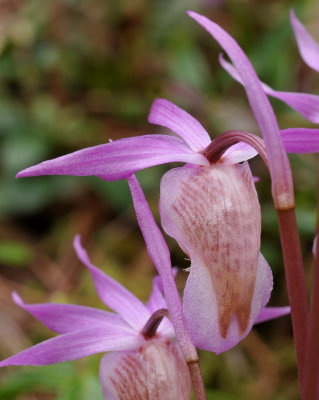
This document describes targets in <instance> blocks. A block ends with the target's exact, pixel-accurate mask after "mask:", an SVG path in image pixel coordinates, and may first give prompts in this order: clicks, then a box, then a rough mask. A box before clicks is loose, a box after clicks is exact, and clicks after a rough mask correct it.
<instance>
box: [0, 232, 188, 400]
mask: <svg viewBox="0 0 319 400" xmlns="http://www.w3.org/2000/svg"><path fill="white" fill-rule="evenodd" d="M74 247H75V250H76V253H77V255H78V257H79V259H80V260H81V261H82V262H83V264H84V265H86V267H87V268H88V270H89V272H90V273H91V276H92V279H93V282H94V285H95V289H96V291H97V293H98V295H99V297H100V299H101V300H102V302H103V303H104V304H105V305H106V306H107V307H109V308H110V309H112V310H114V311H115V313H111V312H108V311H104V310H100V309H96V308H91V307H85V306H79V305H68V304H54V303H47V304H25V303H24V302H23V301H22V299H21V298H20V296H19V295H18V294H17V293H15V292H14V293H13V300H14V301H15V303H16V304H17V305H18V306H20V307H22V308H23V309H25V310H26V311H28V312H29V313H30V314H32V315H33V316H34V317H35V318H37V319H38V320H39V321H41V322H42V323H43V324H44V325H46V326H47V327H48V328H49V329H51V330H52V331H54V332H56V333H59V334H60V335H59V336H57V337H55V338H52V339H49V340H46V341H44V342H42V343H39V344H37V345H35V346H33V347H30V348H29V349H26V350H24V351H22V352H20V353H18V354H16V355H14V356H12V357H9V358H7V359H6V360H3V361H1V362H0V367H4V366H8V365H47V364H54V363H60V362H63V361H68V360H74V359H77V358H82V357H86V356H89V355H91V354H96V353H101V352H103V353H104V352H108V353H107V354H105V355H104V356H103V358H102V360H101V364H100V381H101V384H102V388H103V394H104V398H105V399H114V400H116V399H122V398H125V399H128V400H135V399H137V398H141V399H148V398H152V399H163V398H165V399H169V400H175V399H183V400H189V399H190V391H191V383H190V377H189V372H188V368H187V365H186V362H185V360H184V357H183V354H182V352H181V350H180V348H179V346H178V344H177V342H176V341H174V340H172V339H174V330H173V327H172V325H171V323H170V321H169V320H168V319H166V318H165V319H163V321H162V322H161V323H160V325H159V327H158V329H157V330H156V329H155V331H156V332H155V331H154V332H152V335H147V329H145V327H147V324H148V323H149V321H150V318H151V317H152V315H154V313H156V312H157V311H158V310H162V309H166V302H165V300H164V298H163V295H162V291H161V290H162V289H161V281H160V278H159V277H158V276H157V277H155V278H154V280H153V288H152V292H151V295H150V298H149V300H148V302H147V304H146V305H144V304H143V303H141V301H140V300H139V299H138V298H136V297H135V296H134V295H133V294H132V293H130V292H129V291H128V290H126V289H125V288H124V287H123V286H122V285H120V284H119V283H118V282H116V281H115V280H114V279H112V278H111V277H109V276H108V275H106V274H105V273H103V272H102V271H101V270H100V269H98V268H96V267H95V266H94V265H93V264H92V263H91V261H90V260H89V258H88V255H87V253H86V251H85V250H84V249H83V247H82V246H81V243H80V238H79V236H76V237H75V240H74ZM149 331H152V329H150V330H149ZM123 391H125V397H123Z"/></svg>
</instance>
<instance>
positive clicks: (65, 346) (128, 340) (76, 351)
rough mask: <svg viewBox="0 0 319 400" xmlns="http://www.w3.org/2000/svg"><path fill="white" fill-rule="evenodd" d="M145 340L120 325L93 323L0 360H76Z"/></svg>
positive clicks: (36, 362)
mask: <svg viewBox="0 0 319 400" xmlns="http://www.w3.org/2000/svg"><path fill="white" fill-rule="evenodd" d="M144 341H145V340H144V339H143V337H142V336H141V335H137V334H136V333H135V334H134V335H129V334H127V333H126V332H122V330H121V329H118V328H116V327H114V329H110V328H106V327H104V326H100V327H97V326H94V327H92V328H89V329H85V330H83V331H76V332H70V333H65V334H63V335H60V336H57V337H55V338H52V339H49V340H46V341H44V342H42V343H39V344H36V345H35V346H32V347H30V348H29V349H26V350H23V351H21V352H20V353H18V354H15V355H14V356H12V357H9V358H7V359H6V360H3V361H1V362H0V367H4V366H7V365H48V364H55V363H60V362H63V361H70V360H75V359H78V358H82V357H86V356H89V355H91V354H97V353H101V352H106V351H118V350H132V349H135V348H138V347H139V346H140V345H141V344H142V343H143V342H144Z"/></svg>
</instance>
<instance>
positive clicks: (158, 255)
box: [127, 175, 197, 359]
mask: <svg viewBox="0 0 319 400" xmlns="http://www.w3.org/2000/svg"><path fill="white" fill-rule="evenodd" d="M127 181H128V184H129V187H130V190H131V195H132V199H133V204H134V208H135V212H136V217H137V221H138V224H139V226H140V229H141V232H142V235H143V237H144V240H145V244H146V248H147V251H148V254H149V255H150V258H151V260H152V261H153V264H154V265H155V267H156V269H157V271H158V273H159V275H160V277H161V279H162V284H163V291H164V296H165V300H166V304H167V308H168V311H169V314H170V317H171V321H172V324H173V326H174V330H175V336H176V338H177V340H178V343H179V345H180V346H181V348H182V351H183V354H184V355H185V356H187V357H189V359H196V357H197V355H196V350H195V348H194V347H193V345H192V343H191V341H190V338H189V333H188V332H187V328H186V321H185V318H184V315H183V310H182V304H181V300H180V297H179V293H178V291H177V288H176V284H175V281H174V273H173V270H172V264H171V257H170V253H169V250H168V247H167V244H166V242H165V240H164V237H163V235H162V233H161V231H160V230H159V228H158V226H157V224H156V222H155V220H154V217H153V214H152V211H151V210H150V208H149V205H148V203H147V201H146V199H145V196H144V193H143V190H142V188H141V186H140V184H139V183H138V180H137V179H136V177H135V176H134V175H132V176H131V177H130V178H128V180H127Z"/></svg>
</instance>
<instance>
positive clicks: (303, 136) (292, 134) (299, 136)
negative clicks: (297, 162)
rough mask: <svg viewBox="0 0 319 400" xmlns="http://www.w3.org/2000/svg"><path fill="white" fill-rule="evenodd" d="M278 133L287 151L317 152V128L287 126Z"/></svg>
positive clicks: (318, 138)
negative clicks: (287, 127)
mask: <svg viewBox="0 0 319 400" xmlns="http://www.w3.org/2000/svg"><path fill="white" fill-rule="evenodd" d="M280 133H281V137H282V140H283V142H284V146H285V149H286V151H287V152H288V153H300V154H303V153H318V152H319V129H309V128H289V129H283V130H281V131H280Z"/></svg>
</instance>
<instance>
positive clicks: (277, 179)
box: [187, 11, 294, 208]
mask: <svg viewBox="0 0 319 400" xmlns="http://www.w3.org/2000/svg"><path fill="white" fill-rule="evenodd" d="M187 13H188V15H189V16H190V17H191V18H193V19H194V20H195V21H197V22H198V23H199V24H200V25H201V26H202V27H203V28H204V29H206V30H207V31H208V32H209V33H210V34H211V35H212V36H213V38H214V39H215V40H216V41H217V42H218V43H219V45H220V46H221V47H222V48H223V49H224V51H225V52H226V53H227V54H228V57H229V58H230V60H231V61H232V63H233V64H234V66H235V68H236V69H237V71H238V73H239V75H240V77H241V79H242V81H243V82H244V88H245V91H246V94H247V97H248V100H249V103H250V107H251V109H252V111H253V113H254V115H255V118H256V121H257V123H258V126H259V129H260V131H261V133H262V136H263V138H264V141H265V146H266V150H267V155H268V160H269V166H270V173H271V177H272V192H273V197H274V201H275V203H276V207H277V208H286V207H289V206H292V205H294V197H293V181H292V175H291V169H290V166H289V161H288V157H287V154H286V152H285V149H284V147H283V143H282V140H281V137H280V134H279V127H278V123H277V120H276V116H275V114H274V111H273V109H272V107H271V104H270V102H269V100H268V98H267V96H266V94H265V92H264V90H263V88H262V87H261V83H260V81H259V78H258V76H257V74H256V72H255V70H254V68H253V66H252V65H251V63H250V61H249V60H248V58H247V56H246V55H245V53H244V52H243V50H242V49H241V48H240V47H239V45H238V44H237V42H236V41H235V40H234V39H233V38H232V37H231V36H230V35H229V34H228V33H227V32H226V31H224V30H223V29H222V28H221V27H220V26H218V25H217V24H215V23H214V22H212V21H210V20H209V19H208V18H206V17H204V16H202V15H200V14H197V13H195V12H193V11H187Z"/></svg>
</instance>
